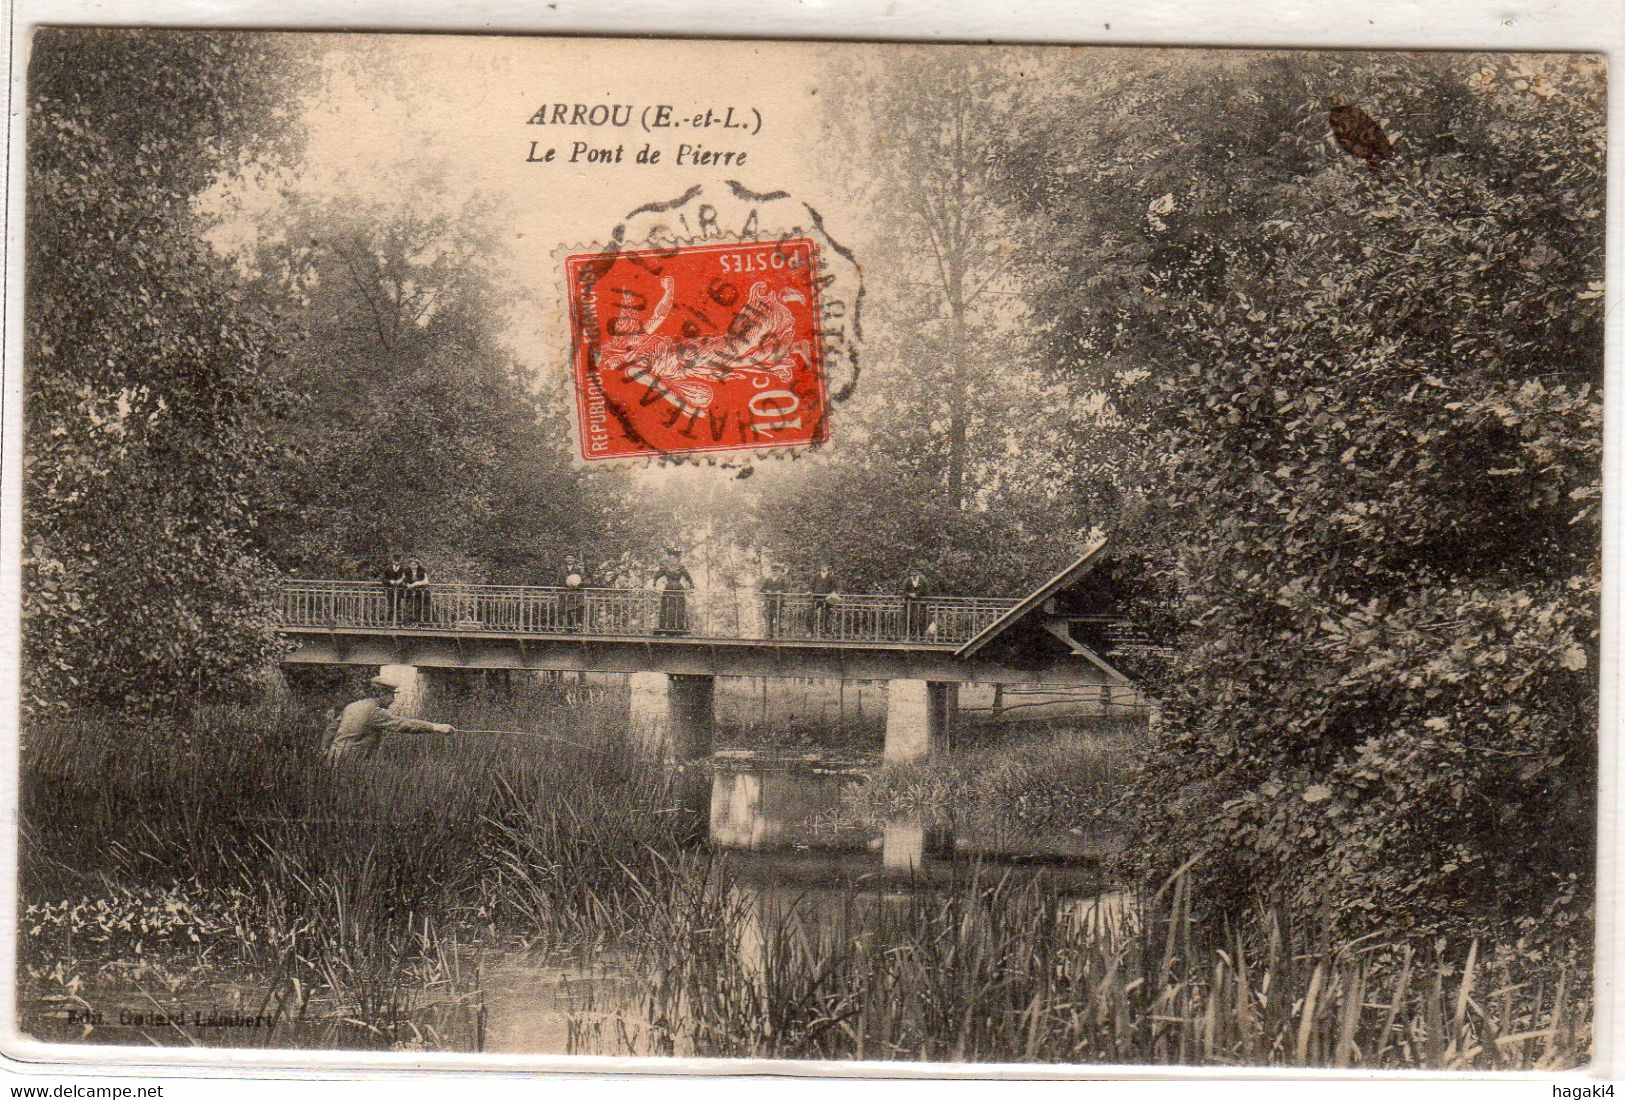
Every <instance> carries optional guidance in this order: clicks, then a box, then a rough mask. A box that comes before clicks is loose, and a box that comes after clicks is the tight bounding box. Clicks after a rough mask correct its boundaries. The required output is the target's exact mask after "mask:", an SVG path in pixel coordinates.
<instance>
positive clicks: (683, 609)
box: [655, 546, 694, 634]
mask: <svg viewBox="0 0 1625 1100" xmlns="http://www.w3.org/2000/svg"><path fill="white" fill-rule="evenodd" d="M693 587H694V578H693V577H691V576H689V573H688V570H687V569H685V568H684V567H683V555H682V553H681V552H680V551H679V550H678V549H677V547H675V546H668V547H667V548H666V563H665V564H664V565H662V566H661V567H660V569H659V570H658V571H657V572H656V573H655V588H656V589H657V590H659V592H660V626H659V628H658V629H656V630H655V633H656V634H687V633H688V593H689V590H690V589H692V588H693Z"/></svg>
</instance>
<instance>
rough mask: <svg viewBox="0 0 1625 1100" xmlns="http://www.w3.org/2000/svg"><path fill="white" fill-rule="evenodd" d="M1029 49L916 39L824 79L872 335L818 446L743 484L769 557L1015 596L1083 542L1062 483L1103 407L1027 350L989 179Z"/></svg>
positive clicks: (1007, 241) (1083, 518)
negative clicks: (988, 52)
mask: <svg viewBox="0 0 1625 1100" xmlns="http://www.w3.org/2000/svg"><path fill="white" fill-rule="evenodd" d="M1034 56H1035V55H1032V54H1029V53H1026V52H1023V53H1020V54H1017V55H1011V56H1009V57H1006V58H1003V59H998V60H988V59H985V58H983V57H981V56H979V55H976V54H975V53H974V51H949V52H944V51H941V50H925V49H921V50H916V51H906V52H904V53H902V54H895V55H888V57H887V59H886V63H885V65H884V67H883V68H882V67H876V68H874V69H870V68H867V67H863V66H858V67H848V68H842V69H840V70H839V75H838V77H837V78H836V79H834V80H832V81H831V83H832V84H833V85H834V86H835V87H836V88H837V89H840V90H838V91H837V92H836V93H835V94H833V95H832V96H831V97H830V100H829V108H828V109H829V111H830V114H831V116H832V117H834V118H839V119H841V120H842V121H841V125H842V127H843V128H846V127H849V126H851V125H853V123H852V121H851V120H853V119H862V120H863V121H862V122H861V124H860V125H861V126H862V127H863V129H862V130H861V131H859V133H860V135H861V136H860V138H859V140H860V141H861V143H862V144H863V146H864V156H863V157H861V158H854V160H853V162H852V164H853V170H852V171H851V172H850V173H849V174H848V176H847V178H846V179H845V181H844V182H845V183H846V184H847V186H848V187H849V188H851V190H852V198H853V201H854V203H855V204H856V205H858V206H859V207H861V208H862V209H864V210H865V211H866V212H867V214H868V217H867V218H866V220H865V230H866V232H867V233H868V234H869V239H868V240H867V241H866V242H865V247H866V252H865V257H866V263H865V278H866V282H867V286H868V289H869V291H870V294H871V297H870V299H869V301H868V302H867V304H866V305H865V312H866V318H867V320H866V326H865V327H866V329H867V331H868V333H869V334H870V335H869V339H868V342H867V344H866V346H865V351H864V358H865V368H864V372H863V375H862V378H861V385H860V389H859V391H858V393H857V395H856V396H855V397H854V398H853V399H852V400H851V401H850V402H848V403H846V404H844V405H841V406H839V407H838V408H837V409H836V410H835V411H834V413H833V417H832V420H833V424H832V430H833V431H834V433H835V440H834V444H833V445H832V447H831V448H830V449H829V453H827V454H824V455H819V456H816V457H813V458H811V459H810V460H808V461H805V462H798V463H796V464H795V465H794V466H792V467H790V468H789V469H786V470H775V471H771V472H769V471H765V470H764V471H763V474H762V475H759V478H758V480H757V481H756V482H754V483H753V484H754V485H755V486H756V487H757V489H758V494H757V497H756V500H757V508H756V520H755V522H754V527H755V528H756V530H758V531H759V532H760V539H761V541H762V542H763V544H764V546H763V548H764V550H765V551H766V552H767V553H768V554H769V555H770V556H772V557H775V558H778V559H780V560H784V561H787V562H789V563H790V564H792V565H794V566H797V567H799V568H800V569H803V570H806V571H811V570H813V569H815V568H816V567H817V565H819V564H823V563H830V564H836V565H837V566H838V570H839V573H840V578H841V583H842V584H843V586H847V587H850V588H851V589H853V590H864V589H870V590H880V591H895V590H896V588H897V586H898V585H900V584H901V582H902V580H903V578H904V577H905V576H906V575H907V573H908V571H909V570H910V569H911V568H915V567H918V568H921V569H923V570H924V571H925V572H926V573H927V574H928V575H929V576H930V577H931V578H932V580H933V582H934V583H935V584H936V585H937V586H939V587H941V588H943V589H944V590H951V591H954V592H959V593H965V594H979V595H994V594H1025V593H1026V592H1027V591H1029V590H1030V589H1031V588H1032V587H1033V586H1034V585H1035V584H1036V583H1037V582H1038V581H1039V580H1041V579H1043V578H1044V577H1045V576H1046V575H1047V574H1048V573H1049V572H1050V571H1052V570H1053V569H1054V568H1058V567H1059V565H1061V564H1064V563H1065V561H1067V560H1069V559H1070V557H1071V556H1072V555H1074V554H1076V553H1077V551H1078V550H1079V549H1080V548H1081V546H1082V545H1083V543H1084V542H1085V540H1086V537H1087V533H1088V530H1089V528H1090V526H1091V517H1090V516H1089V514H1088V512H1089V510H1088V508H1087V507H1084V506H1083V505H1084V504H1085V503H1086V502H1085V501H1084V500H1083V498H1081V497H1080V496H1079V495H1078V494H1077V493H1076V492H1074V491H1072V487H1073V485H1074V484H1075V482H1074V475H1075V474H1076V472H1077V470H1078V469H1079V468H1080V467H1084V466H1086V465H1088V463H1089V462H1091V461H1092V460H1093V454H1094V444H1095V441H1096V439H1097V437H1096V436H1095V435H1094V434H1093V432H1092V431H1091V430H1090V429H1092V428H1093V427H1094V426H1095V420H1096V418H1097V415H1098V413H1099V412H1100V409H1099V406H1098V403H1097V402H1096V400H1095V396H1094V395H1093V394H1091V393H1089V392H1086V391H1085V390H1082V389H1080V388H1078V387H1076V386H1074V385H1072V384H1071V383H1070V381H1069V380H1061V381H1057V379H1056V378H1054V377H1053V376H1052V375H1050V374H1048V373H1047V372H1044V371H1042V370H1039V369H1037V367H1036V364H1034V363H1033V362H1032V361H1031V360H1030V357H1029V356H1027V355H1026V343H1027V341H1026V340H1025V339H1024V335H1023V334H1024V328H1025V326H1026V325H1028V324H1030V323H1031V320H1032V316H1033V311H1032V309H1031V303H1030V301H1029V299H1028V298H1027V297H1025V296H1024V295H1023V294H1022V293H1021V289H1022V288H1021V286H1020V285H1019V281H1017V280H1015V279H1014V278H1013V276H1014V275H1015V274H1016V273H1017V272H1019V270H1020V267H1019V265H1018V264H1017V263H1016V256H1015V250H1014V248H1013V247H1012V239H1013V229H1012V223H1011V221H1010V215H1011V212H1010V210H1009V209H1008V207H1007V205H1006V204H1005V203H1004V201H1003V200H1004V192H1003V191H1002V190H1001V189H1000V187H999V182H1000V180H1001V178H1002V173H1003V171H1004V166H1003V164H1002V163H1001V162H1000V161H999V159H998V156H997V154H998V153H999V152H1000V150H1001V149H1002V147H1003V145H1002V139H1001V135H1002V132H1003V130H1004V125H1005V124H1004V121H1003V119H1004V118H1005V117H1006V116H1007V115H1008V113H1009V112H1010V111H1011V110H1013V109H1014V106H1015V104H1016V102H1017V98H1018V92H1017V91H1016V89H1017V88H1018V87H1019V85H1018V83H1017V82H1018V81H1020V80H1021V79H1022V72H1023V67H1024V66H1026V65H1028V64H1029V63H1031V62H1032V60H1033V58H1034ZM860 107H861V109H860Z"/></svg>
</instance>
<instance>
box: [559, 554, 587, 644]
mask: <svg viewBox="0 0 1625 1100" xmlns="http://www.w3.org/2000/svg"><path fill="white" fill-rule="evenodd" d="M559 587H560V588H562V589H564V599H563V603H564V629H566V630H568V631H569V632H570V633H572V634H579V633H581V629H582V625H583V623H584V621H585V619H586V610H587V598H586V594H585V593H584V592H583V591H582V589H584V588H586V587H587V567H586V566H584V565H582V564H581V559H580V558H578V557H576V556H575V555H574V554H566V555H565V556H564V572H563V573H562V574H561V575H560V576H559Z"/></svg>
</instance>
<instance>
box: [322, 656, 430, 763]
mask: <svg viewBox="0 0 1625 1100" xmlns="http://www.w3.org/2000/svg"><path fill="white" fill-rule="evenodd" d="M369 686H370V687H371V689H372V691H371V694H370V695H368V697H367V698H365V699H357V700H356V701H355V702H353V703H351V704H350V705H349V706H347V707H345V708H344V710H343V711H341V712H340V713H339V714H338V715H337V716H336V717H334V719H333V720H332V721H331V722H330V723H328V726H327V732H326V733H325V734H324V735H323V737H322V755H323V756H324V757H326V758H327V762H328V763H329V764H341V763H345V762H346V761H351V760H362V759H365V758H366V757H369V756H371V755H372V754H373V753H374V752H375V751H376V750H377V748H378V743H379V742H380V741H382V740H383V739H384V735H385V734H390V733H440V734H450V733H456V732H457V730H456V728H455V727H453V726H448V725H446V724H445V723H444V722H422V721H419V720H418V719H416V718H402V717H400V716H399V715H397V714H395V713H393V712H392V711H391V710H390V709H389V708H390V706H391V705H392V704H393V703H394V702H395V691H396V687H395V685H394V684H392V683H390V682H389V681H388V680H385V679H383V678H381V677H374V678H373V680H372V682H371V684H370V685H369Z"/></svg>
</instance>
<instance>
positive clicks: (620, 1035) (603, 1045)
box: [484, 753, 1134, 1055]
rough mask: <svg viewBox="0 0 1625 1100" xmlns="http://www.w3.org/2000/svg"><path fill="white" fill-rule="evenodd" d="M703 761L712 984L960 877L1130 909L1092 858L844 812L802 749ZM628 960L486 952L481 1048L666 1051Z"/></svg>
mask: <svg viewBox="0 0 1625 1100" xmlns="http://www.w3.org/2000/svg"><path fill="white" fill-rule="evenodd" d="M714 765H715V769H714V771H713V777H712V782H711V804H710V841H711V844H712V846H713V847H714V848H716V849H718V850H719V851H721V852H725V853H726V862H727V866H728V869H729V882H730V883H731V884H732V885H731V889H732V891H733V893H732V894H731V896H732V897H733V898H735V899H736V900H737V902H738V903H739V906H740V908H739V913H740V918H741V919H740V923H739V924H738V925H737V926H736V935H737V936H738V939H737V940H736V941H735V942H734V945H733V947H732V948H731V950H730V951H729V952H728V953H727V958H728V959H729V960H730V965H731V967H732V969H731V970H728V971H726V972H724V973H719V974H718V976H717V981H718V982H719V983H720V984H721V985H727V983H728V982H730V981H733V980H734V979H736V978H737V979H741V980H742V981H743V982H744V985H745V986H746V987H749V988H750V989H751V990H753V991H754V992H753V994H752V995H753V996H754V997H757V998H763V999H766V998H768V996H769V988H768V986H769V978H770V975H771V974H774V973H780V972H782V971H783V970H784V966H785V959H784V957H783V951H784V950H785V945H786V944H787V943H791V942H794V943H796V944H801V945H811V946H809V947H808V948H807V949H808V950H814V949H816V950H817V951H818V952H820V953H828V954H831V955H838V954H839V946H840V945H841V944H844V943H848V942H851V939H852V937H853V936H855V935H858V934H860V933H862V934H872V930H873V927H874V925H873V923H872V921H871V922H870V923H869V924H867V925H866V924H865V921H866V920H868V919H869V918H872V917H873V915H874V913H875V912H876V911H880V912H883V913H886V914H889V915H890V917H891V919H893V920H895V921H908V920H910V919H911V917H910V914H911V912H914V911H917V910H918V907H919V906H920V905H921V904H924V905H925V906H926V907H927V911H929V908H930V907H931V906H933V905H935V904H937V903H938V902H939V901H940V900H941V899H944V898H947V897H948V896H950V895H951V894H953V893H954V892H955V891H956V890H959V889H961V888H963V887H964V886H965V884H966V883H967V881H969V880H979V881H981V882H982V883H984V884H989V883H992V882H998V881H1003V880H1011V881H1013V882H1014V883H1015V884H1016V885H1020V884H1023V883H1031V882H1032V881H1033V880H1034V879H1035V878H1036V877H1037V876H1042V882H1043V887H1042V888H1043V889H1044V890H1045V891H1046V892H1049V891H1053V892H1054V894H1055V895H1057V896H1058V897H1059V898H1060V899H1061V905H1060V908H1059V919H1061V920H1064V921H1070V922H1074V923H1075V924H1077V925H1079V926H1082V927H1085V928H1093V929H1098V930H1100V931H1102V932H1106V931H1109V930H1111V929H1113V928H1120V927H1121V926H1122V924H1123V922H1125V921H1129V920H1133V919H1134V904H1133V902H1132V900H1131V899H1130V898H1129V897H1127V896H1126V895H1124V894H1121V893H1107V892H1103V888H1104V886H1105V880H1104V879H1103V877H1102V874H1101V871H1100V868H1099V864H1098V861H1097V860H1095V859H1093V858H1088V857H1086V856H1073V857H1062V856H1058V855H1057V854H1056V853H1055V852H1054V851H1053V850H1052V849H1046V848H1042V847H1040V846H1032V847H1028V848H1026V849H1023V848H1022V847H1021V844H1020V842H1019V839H1016V840H1012V839H1011V838H1009V837H1001V838H1000V839H999V841H998V843H992V842H989V841H988V839H987V838H986V837H985V836H977V835H974V834H973V833H971V832H970V831H969V830H962V831H961V832H960V833H959V834H958V835H956V834H955V833H954V832H952V831H950V830H948V829H945V828H942V827H940V826H939V825H937V824H935V823H927V822H925V821H922V820H921V818H920V817H919V816H918V815H913V816H911V815H908V814H899V815H898V816H895V817H893V818H891V819H889V820H886V821H884V822H864V821H860V820H856V819H854V817H853V816H852V814H851V813H850V812H849V811H848V809H847V807H846V805H845V803H846V802H847V801H849V799H848V797H847V796H849V795H850V794H851V793H852V792H853V791H855V790H856V788H857V787H859V786H860V785H861V784H863V783H864V782H866V781H867V777H866V776H865V774H864V773H863V772H862V771H861V770H857V769H852V768H845V767H838V766H832V765H830V764H828V763H826V762H824V761H822V760H820V759H819V758H817V757H815V756H810V755H809V756H803V757H784V756H773V757H770V756H767V755H765V754H754V753H718V754H717V756H716V758H715V760H714ZM865 927H868V928H869V929H870V932H867V933H864V932H863V929H864V928H865ZM787 930H788V931H787ZM819 944H823V945H824V947H821V948H820V947H818V946H817V945H819ZM631 970H632V959H631V958H630V957H629V956H628V955H623V954H622V953H621V951H620V950H618V949H612V950H611V951H609V952H608V953H607V954H605V955H601V956H599V957H598V958H597V959H596V960H595V961H594V962H593V963H592V964H590V965H576V966H571V965H569V964H568V963H564V964H561V963H560V962H558V961H557V960H553V959H540V958H535V957H531V956H525V955H514V956H511V957H509V958H505V959H504V958H498V959H493V960H492V961H491V964H490V966H489V967H488V968H487V970H486V979H487V980H486V1000H485V1005H486V1011H487V1014H488V1015H487V1024H486V1027H485V1031H484V1038H485V1049H487V1050H491V1051H511V1052H527V1053H538V1052H553V1053H592V1054H635V1055H652V1054H659V1053H666V1052H667V1050H666V1048H665V1047H663V1046H662V1045H661V1042H663V1041H664V1038H663V1036H665V1035H666V1034H667V1033H666V1032H664V1031H663V1030H662V1029H661V1028H660V1026H658V1025H653V1024H651V1022H650V1020H649V1019H648V1018H647V1017H646V1015H645V1006H644V1004H643V998H642V996H641V993H643V992H646V991H647V987H646V986H645V985H644V984H643V983H641V982H639V981H638V980H635V979H634V977H633V975H632V973H631ZM729 988H732V989H734V990H735V991H736V992H737V990H738V989H739V988H741V987H738V986H732V987H729ZM668 1023H669V1021H668ZM651 1028H654V1030H653V1031H652V1030H651ZM656 1032H659V1034H656ZM676 1053H678V1054H682V1053H685V1052H684V1051H682V1050H678V1051H676Z"/></svg>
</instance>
